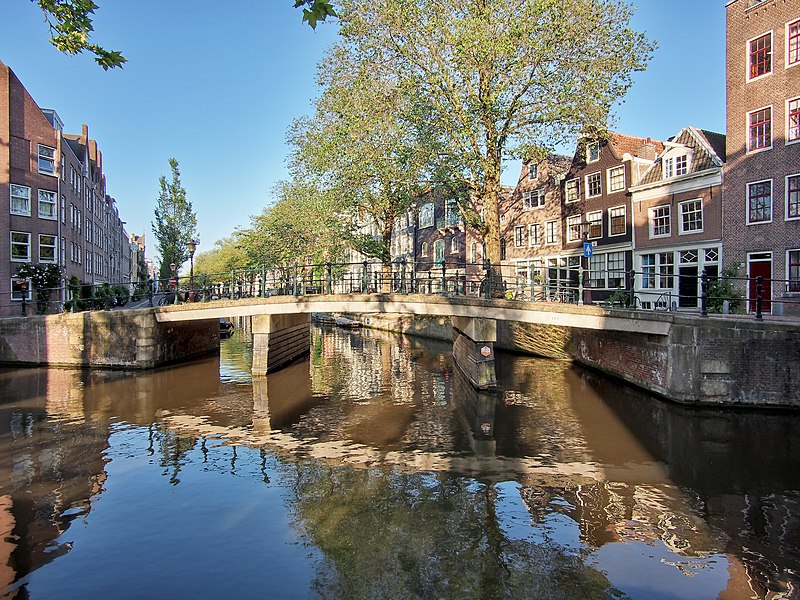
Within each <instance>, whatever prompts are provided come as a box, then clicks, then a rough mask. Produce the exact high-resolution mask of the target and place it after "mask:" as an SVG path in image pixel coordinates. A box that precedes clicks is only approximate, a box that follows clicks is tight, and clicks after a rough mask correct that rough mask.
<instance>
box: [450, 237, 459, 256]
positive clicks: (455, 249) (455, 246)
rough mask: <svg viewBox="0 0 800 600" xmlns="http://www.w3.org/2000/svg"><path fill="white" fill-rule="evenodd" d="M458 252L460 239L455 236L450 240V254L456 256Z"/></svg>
mask: <svg viewBox="0 0 800 600" xmlns="http://www.w3.org/2000/svg"><path fill="white" fill-rule="evenodd" d="M457 252H458V238H457V237H456V236H453V237H452V238H450V254H456V253H457Z"/></svg>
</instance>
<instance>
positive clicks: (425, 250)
mask: <svg viewBox="0 0 800 600" xmlns="http://www.w3.org/2000/svg"><path fill="white" fill-rule="evenodd" d="M419 255H420V256H428V242H422V245H421V246H420V249H419Z"/></svg>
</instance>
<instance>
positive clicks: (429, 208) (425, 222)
mask: <svg viewBox="0 0 800 600" xmlns="http://www.w3.org/2000/svg"><path fill="white" fill-rule="evenodd" d="M427 215H430V219H427V218H426V217H427ZM435 223H436V210H435V208H434V205H433V202H426V203H425V204H423V205H422V206H421V207H420V209H419V228H420V229H425V228H426V227H433V226H434V224H435Z"/></svg>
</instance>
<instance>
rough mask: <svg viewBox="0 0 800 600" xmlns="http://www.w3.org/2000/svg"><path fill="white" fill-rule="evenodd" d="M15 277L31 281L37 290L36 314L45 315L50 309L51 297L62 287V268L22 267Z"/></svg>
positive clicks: (56, 266)
mask: <svg viewBox="0 0 800 600" xmlns="http://www.w3.org/2000/svg"><path fill="white" fill-rule="evenodd" d="M14 277H18V278H20V279H30V280H31V284H32V285H33V289H34V290H36V312H38V313H39V314H40V315H43V314H45V313H46V312H47V311H48V309H49V308H50V297H51V296H52V295H53V292H54V291H55V290H57V289H58V287H59V286H60V285H61V267H59V266H58V265H22V266H21V267H20V268H19V270H18V271H17V273H16V275H14Z"/></svg>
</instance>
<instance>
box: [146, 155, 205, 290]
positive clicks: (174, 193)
mask: <svg viewBox="0 0 800 600" xmlns="http://www.w3.org/2000/svg"><path fill="white" fill-rule="evenodd" d="M169 166H170V168H171V169H172V181H171V182H169V183H168V182H167V178H166V177H164V176H163V175H162V176H161V178H160V179H159V185H160V186H161V193H160V194H159V195H158V204H157V205H156V210H155V221H153V223H152V228H153V233H154V234H155V236H156V241H157V242H158V251H159V255H160V256H161V266H160V267H159V274H160V276H161V277H162V278H167V277H170V276H171V275H172V273H171V272H170V268H169V265H170V263H175V264H176V265H178V268H180V266H181V265H182V264H183V263H185V262H186V261H187V260H188V259H189V249H188V248H187V247H186V244H187V242H189V240H191V239H195V240H197V215H195V213H194V211H192V203H191V202H189V200H187V199H186V190H185V189H183V186H182V185H181V174H180V171H179V170H178V161H177V160H175V159H174V158H170V159H169Z"/></svg>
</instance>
